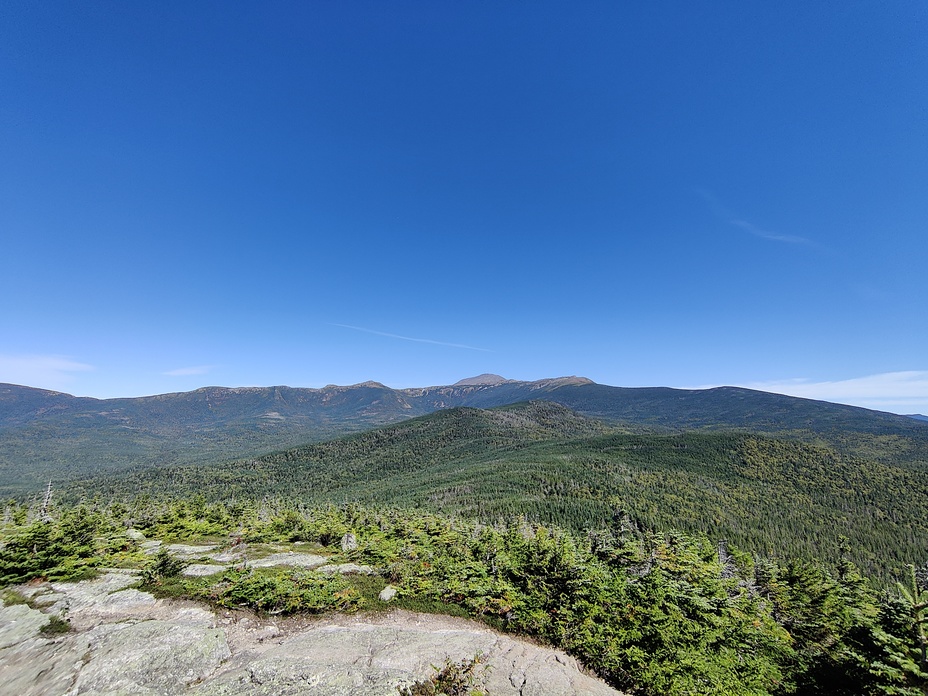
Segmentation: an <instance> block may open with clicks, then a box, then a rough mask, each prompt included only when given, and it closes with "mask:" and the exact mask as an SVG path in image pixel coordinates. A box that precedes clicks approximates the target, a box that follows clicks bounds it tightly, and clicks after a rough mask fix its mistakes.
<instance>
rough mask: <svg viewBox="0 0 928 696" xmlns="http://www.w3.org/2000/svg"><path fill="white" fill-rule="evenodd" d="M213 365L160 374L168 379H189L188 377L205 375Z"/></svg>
mask: <svg viewBox="0 0 928 696" xmlns="http://www.w3.org/2000/svg"><path fill="white" fill-rule="evenodd" d="M214 367H215V365H197V366H195V367H180V368H178V369H176V370H168V371H167V372H162V373H161V374H163V375H167V376H168V377H189V376H190V375H205V374H206V373H207V372H209V371H210V370H212V369H213V368H214Z"/></svg>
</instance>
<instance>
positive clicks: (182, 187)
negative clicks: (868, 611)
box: [0, 0, 928, 413]
mask: <svg viewBox="0 0 928 696" xmlns="http://www.w3.org/2000/svg"><path fill="white" fill-rule="evenodd" d="M926 266H928V3H925V2H924V0H909V1H902V0H900V1H893V0H888V1H887V2H870V1H867V2H858V1H854V0H841V1H840V2H826V1H824V0H823V1H822V2H807V1H806V0H802V1H794V0H786V1H782V2H775V3H772V2H771V3H746V2H743V1H734V0H733V1H731V2H705V3H693V2H682V1H680V2H649V3H621V2H613V1H612V0H610V1H609V2H579V3H577V2H557V3H552V2H538V1H533V2H523V1H519V2H516V1H512V2H500V1H498V0H493V1H491V2H458V1H453V2H452V1H450V0H449V1H445V2H442V1H440V0H423V1H421V2H395V1H389V2H384V1H382V0H376V1H372V2H350V1H347V2H334V1H333V2H323V1H319V2H248V3H245V2H228V1H225V0H224V1H222V2H186V1H183V2H180V1H176V2H169V1H164V0H159V2H145V3H142V2H129V3H127V2H121V1H117V0H113V1H112V2H92V1H89V0H88V1H83V2H32V1H31V0H30V1H21V0H6V1H5V2H3V3H2V4H0V381H7V382H15V383H20V384H28V385H30V386H37V387H44V388H51V389H58V390H61V391H67V392H69V393H74V394H79V395H90V396H98V397H109V396H138V395H143V394H153V393H161V392H169V391H183V390H187V389H193V388H196V387H199V386H204V385H208V384H217V385H224V386H244V385H272V384H287V385H291V386H308V387H318V386H323V385H325V384H329V383H335V384H351V383H355V382H359V381H363V380H368V379H373V380H377V381H380V382H383V383H385V384H387V385H389V386H394V387H405V386H426V385H433V384H447V383H450V382H454V381H456V380H458V379H460V378H463V377H466V376H470V375H474V374H478V373H482V372H496V373H499V374H502V375H504V376H506V377H509V378H513V379H539V378H544V377H553V376H558V375H572V374H576V375H583V376H586V377H589V378H591V379H594V380H596V381H597V382H602V383H605V384H613V385H618V386H658V385H663V386H676V387H701V386H711V385H722V384H735V385H744V386H754V387H759V388H765V389H769V390H772V391H781V392H786V393H796V394H799V395H802V396H811V397H817V398H826V399H829V400H834V401H844V402H847V403H855V404H859V405H864V406H868V407H873V408H880V409H884V410H891V411H896V412H901V413H912V412H922V413H928V351H926V347H928V309H926V306H928V273H926Z"/></svg>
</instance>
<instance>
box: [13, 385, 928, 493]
mask: <svg viewBox="0 0 928 696" xmlns="http://www.w3.org/2000/svg"><path fill="white" fill-rule="evenodd" d="M532 399H544V400H548V401H553V402H557V403H560V404H563V405H565V406H568V407H569V408H571V409H573V410H575V411H577V412H578V413H581V414H584V415H587V416H591V417H594V418H598V419H600V420H602V421H604V422H607V423H610V424H613V425H621V426H623V427H626V428H639V429H642V428H643V429H663V430H666V431H681V430H691V429H700V430H705V429H708V430H732V429H739V430H745V431H751V432H758V433H770V434H773V433H775V434H779V435H785V436H789V437H793V438H795V439H800V440H803V441H806V442H812V443H820V444H826V445H828V446H831V447H834V448H836V449H837V450H838V451H840V452H844V453H852V454H857V455H861V456H865V457H867V458H869V459H875V460H878V461H882V462H884V463H887V464H906V465H909V466H913V467H916V468H918V467H922V468H928V423H924V422H920V421H918V420H916V419H913V418H907V417H905V416H897V415H894V414H889V413H882V412H878V411H870V410H867V409H862V408H856V407H852V406H842V405H839V404H831V403H827V402H821V401H812V400H808V399H797V398H794V397H788V396H783V395H779V394H769V393H766V392H758V391H752V390H748V389H739V388H734V387H720V388H717V389H706V390H682V389H669V388H657V387H655V388H621V387H611V386H607V385H601V384H595V383H593V382H590V381H589V380H586V379H583V378H577V377H565V378H558V379H549V380H539V381H536V382H519V381H513V380H502V378H499V381H496V380H495V379H490V380H481V379H477V380H462V383H458V384H456V385H450V386H440V387H427V388H421V389H390V388H388V387H385V386H384V385H382V384H378V383H376V382H365V383H363V384H358V385H353V386H349V387H338V386H328V387H324V388H322V389H298V388H290V387H248V388H236V389H229V388H223V387H205V388H203V389H197V390H195V391H192V392H182V393H176V394H162V395H158V396H149V397H139V398H124V399H103V400H100V399H91V398H86V397H74V396H70V395H68V394H61V393H58V392H50V391H46V390H40V389H32V388H29V387H21V386H17V385H9V384H2V385H0V494H2V495H9V494H22V493H23V492H25V491H28V490H31V489H35V488H36V487H38V486H41V485H42V484H43V483H44V482H45V481H47V480H48V479H49V478H52V479H55V480H67V479H70V478H74V477H80V476H86V475H87V474H90V473H94V472H99V471H121V470H125V469H130V468H137V467H139V466H143V467H155V466H169V465H176V464H183V463H188V462H205V461H215V460H222V459H229V458H239V457H248V456H255V455H258V454H261V453H264V452H268V451H270V450H275V449H281V448H286V447H293V446H297V445H300V444H304V443H307V442H318V441H321V440H325V439H329V438H333V437H338V436H340V435H344V434H347V433H352V432H359V431H364V430H367V429H369V428H372V427H377V426H380V425H385V424H389V423H396V422H400V421H403V420H406V419H409V418H413V417H416V416H421V415H425V414H428V413H432V412H434V411H436V410H440V409H446V408H454V407H458V406H473V407H478V408H490V407H494V406H501V405H505V404H512V403H517V402H522V401H527V400H532Z"/></svg>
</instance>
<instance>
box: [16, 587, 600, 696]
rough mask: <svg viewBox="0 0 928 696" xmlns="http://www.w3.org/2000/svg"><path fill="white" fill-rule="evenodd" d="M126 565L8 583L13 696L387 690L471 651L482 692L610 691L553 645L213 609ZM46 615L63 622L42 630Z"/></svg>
mask: <svg viewBox="0 0 928 696" xmlns="http://www.w3.org/2000/svg"><path fill="white" fill-rule="evenodd" d="M134 581H135V578H134V576H133V575H132V574H131V573H125V572H122V573H117V572H111V573H107V574H105V575H104V576H103V577H101V578H99V579H97V580H94V581H89V582H81V583H51V584H44V585H39V586H34V587H23V588H19V590H20V591H21V592H22V593H23V594H25V595H26V596H27V597H28V598H29V599H30V602H31V603H32V605H33V607H29V606H26V605H22V604H19V605H14V606H0V684H2V689H3V691H4V693H11V694H17V695H18V696H46V695H55V696H58V695H62V694H64V695H65V696H78V695H83V694H87V695H89V694H108V695H117V694H125V695H128V694H133V695H135V694H138V695H140V696H162V695H164V696H167V695H174V694H187V695H190V696H193V695H195V696H233V695H241V696H244V695H245V694H274V695H275V696H287V695H289V694H294V695H295V694H304V693H312V694H314V696H378V695H382V696H388V695H389V696H396V695H397V694H399V693H400V691H399V689H400V688H401V687H403V686H404V685H405V686H408V685H411V684H414V683H416V682H418V681H421V680H424V679H428V678H430V677H431V676H433V675H434V674H435V671H436V666H437V667H439V668H440V667H441V666H442V665H444V664H450V663H460V662H464V661H468V660H473V659H474V658H475V657H479V666H478V668H477V676H478V681H479V684H480V685H481V687H482V688H483V689H485V690H486V691H487V692H488V693H491V694H494V696H515V695H521V696H554V695H557V696H561V695H564V694H591V695H593V696H599V695H602V696H606V695H607V694H616V693H617V692H616V691H614V690H613V689H611V688H609V687H608V686H606V685H605V684H604V683H602V682H601V681H598V680H596V679H594V678H593V677H591V676H589V675H586V674H584V673H583V672H582V671H581V670H580V668H579V667H578V665H577V664H576V662H575V661H574V660H573V659H572V658H570V657H568V656H566V655H565V654H563V653H562V652H559V651H556V650H552V649H549V648H543V647H539V646H537V645H533V644H530V643H527V642H524V641H520V640H517V639H515V638H512V637H509V636H505V635H501V634H498V633H496V632H494V631H492V630H490V629H488V628H486V627H484V626H481V625H480V624H477V623H474V622H471V621H467V620H464V619H455V618H450V617H445V616H434V615H427V614H416V613H412V612H406V611H392V612H390V613H386V614H366V615H334V616H328V617H324V618H321V619H319V618H316V619H311V618H307V617H291V618H288V619H280V618H275V619H273V620H272V619H269V618H261V617H258V616H256V615H255V614H252V613H250V612H244V611H242V612H240V611H229V612H223V613H220V614H217V613H215V612H213V611H210V610H208V609H206V608H204V607H203V606H200V605H198V604H195V603H193V602H185V601H176V600H156V599H155V598H154V597H152V596H151V595H149V594H147V593H144V592H139V591H138V590H134V589H132V588H131V587H129V585H131V584H132V583H133V582H134ZM51 615H55V616H61V617H64V618H65V619H67V620H69V621H70V624H71V630H70V631H69V632H67V633H64V634H61V635H57V636H46V635H43V633H42V630H41V629H42V627H43V626H44V625H45V624H47V623H48V621H49V619H50V617H51Z"/></svg>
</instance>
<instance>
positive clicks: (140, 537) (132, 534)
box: [126, 529, 145, 541]
mask: <svg viewBox="0 0 928 696" xmlns="http://www.w3.org/2000/svg"><path fill="white" fill-rule="evenodd" d="M126 536H127V537H129V538H130V539H132V540H133V541H144V540H145V535H144V534H142V533H141V532H140V531H139V530H137V529H127V530H126Z"/></svg>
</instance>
